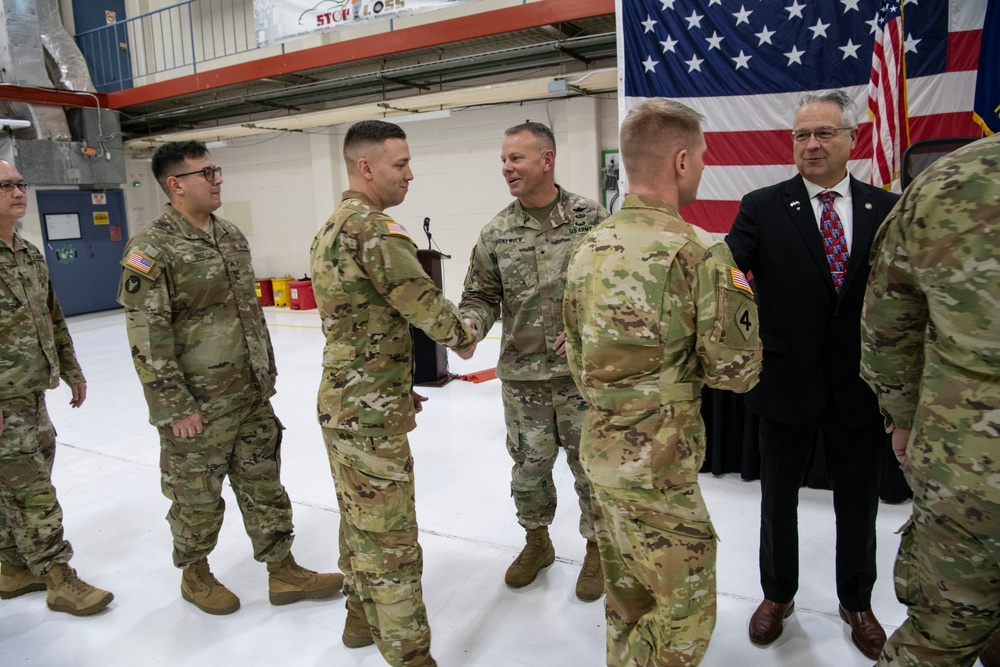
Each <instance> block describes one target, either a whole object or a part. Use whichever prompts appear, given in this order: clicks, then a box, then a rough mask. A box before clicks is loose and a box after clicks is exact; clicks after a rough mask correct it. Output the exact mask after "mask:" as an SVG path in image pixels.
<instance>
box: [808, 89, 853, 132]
mask: <svg viewBox="0 0 1000 667" xmlns="http://www.w3.org/2000/svg"><path fill="white" fill-rule="evenodd" d="M814 102H828V103H830V104H836V105H837V106H838V107H840V116H841V120H840V126H841V127H849V128H851V129H852V130H853V129H855V128H856V127H857V126H858V105H857V104H856V103H855V102H854V100H852V99H851V96H850V95H848V94H847V93H845V92H844V91H842V90H822V91H819V92H816V93H806V94H805V95H803V96H802V99H800V100H799V103H798V104H797V105H796V106H795V112H794V113H793V114H792V119H793V120H792V123H793V125H794V119H795V116H796V115H797V114H798V113H799V110H800V109H801V108H802V107H804V106H805V105H807V104H813V103H814Z"/></svg>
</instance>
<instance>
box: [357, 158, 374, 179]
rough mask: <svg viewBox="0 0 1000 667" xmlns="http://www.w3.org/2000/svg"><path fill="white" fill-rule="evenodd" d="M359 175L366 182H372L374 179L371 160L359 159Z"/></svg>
mask: <svg viewBox="0 0 1000 667" xmlns="http://www.w3.org/2000/svg"><path fill="white" fill-rule="evenodd" d="M358 173H359V174H361V177H362V178H364V179H365V180H369V181H370V180H371V179H372V162H371V160H370V159H369V158H367V157H359V158H358Z"/></svg>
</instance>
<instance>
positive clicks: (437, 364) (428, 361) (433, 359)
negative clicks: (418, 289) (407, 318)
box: [410, 250, 452, 387]
mask: <svg viewBox="0 0 1000 667" xmlns="http://www.w3.org/2000/svg"><path fill="white" fill-rule="evenodd" d="M448 258H449V256H448V255H445V254H443V253H440V252H438V251H437V250H417V259H419V260H420V266H422V267H423V268H424V271H426V272H427V275H429V276H430V277H431V280H433V281H434V284H435V285H436V286H437V287H438V289H442V288H443V287H444V271H443V269H442V267H441V260H442V259H448ZM410 334H411V335H412V336H413V359H414V363H413V384H415V385H423V386H427V387H443V386H444V385H446V384H448V382H449V381H450V380H451V379H452V378H451V375H450V374H449V373H448V350H447V349H446V348H445V347H444V346H443V345H438V344H437V343H435V342H434V341H432V340H431V339H430V338H428V337H427V334H425V333H424V332H423V331H421V330H420V329H417V328H416V327H410Z"/></svg>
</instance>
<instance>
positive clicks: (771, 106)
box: [618, 0, 987, 231]
mask: <svg viewBox="0 0 1000 667" xmlns="http://www.w3.org/2000/svg"><path fill="white" fill-rule="evenodd" d="M618 3H619V11H618V16H619V18H620V20H619V22H618V31H619V44H621V47H620V49H621V52H620V53H619V57H618V63H619V70H620V74H621V80H622V83H621V86H620V89H619V120H621V119H623V118H624V117H625V114H626V113H627V111H628V109H630V108H631V107H633V106H635V105H636V104H638V103H639V102H641V101H642V99H643V98H646V97H653V96H661V97H669V98H672V99H675V100H677V101H680V102H683V103H684V104H687V105H688V106H690V107H692V108H694V109H695V110H697V111H698V112H699V113H701V114H702V115H703V116H705V119H706V120H705V123H704V127H705V140H706V142H707V143H708V152H707V153H706V155H705V164H706V168H705V173H704V175H703V177H702V181H701V187H700V188H699V190H698V201H697V202H695V203H694V204H692V205H690V206H687V207H685V208H684V210H683V211H682V213H683V215H684V217H685V219H687V220H689V221H691V222H694V223H695V224H698V225H700V226H702V227H704V228H705V229H708V230H711V231H727V230H728V229H729V227H730V225H731V224H732V221H733V218H735V217H736V212H737V210H738V209H739V202H740V199H741V198H742V197H743V195H744V194H746V193H747V192H750V191H751V190H756V189H757V188H761V187H764V186H766V185H771V184H773V183H777V182H778V181H782V180H785V179H787V178H789V177H790V176H792V175H794V174H795V166H794V161H793V159H792V141H791V137H790V136H789V130H790V129H791V120H792V112H793V110H794V108H795V105H796V103H797V102H798V100H799V98H800V97H801V94H802V93H803V92H806V91H815V90H824V89H829V88H842V89H844V90H846V91H847V92H848V93H849V94H850V95H851V96H852V97H853V98H854V99H855V101H857V103H858V106H859V107H860V108H862V109H864V108H865V107H866V106H867V96H868V82H869V76H870V73H871V63H872V53H873V48H874V43H875V31H876V25H877V16H876V14H877V11H878V8H879V1H878V0H822V1H815V0H814V1H812V2H809V1H807V0H618ZM986 3H987V0H949V1H947V2H945V1H944V0H935V1H931V0H924V1H923V2H919V3H918V2H917V1H916V0H905V12H906V26H905V30H904V33H905V34H904V50H905V52H906V58H907V60H906V67H907V77H908V82H907V92H908V96H909V112H910V139H911V140H912V141H916V140H918V139H926V138H931V137H942V136H956V135H969V136H979V134H980V133H981V132H980V129H979V128H978V126H977V125H975V124H974V123H973V121H972V106H973V97H974V89H975V81H976V69H977V63H978V56H979V41H980V36H981V33H982V26H983V16H984V14H985V12H986ZM860 129H861V136H860V138H859V140H858V146H857V148H855V150H854V153H853V154H852V156H851V157H852V160H851V163H850V165H849V167H850V169H851V172H852V173H853V174H854V175H855V176H857V177H858V178H860V179H861V180H863V181H868V180H869V175H870V173H871V156H872V148H871V123H869V122H865V123H862V124H861V126H860Z"/></svg>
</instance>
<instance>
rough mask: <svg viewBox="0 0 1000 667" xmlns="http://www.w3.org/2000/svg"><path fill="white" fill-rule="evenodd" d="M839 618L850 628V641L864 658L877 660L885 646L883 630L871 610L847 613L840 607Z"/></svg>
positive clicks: (842, 606)
mask: <svg viewBox="0 0 1000 667" xmlns="http://www.w3.org/2000/svg"><path fill="white" fill-rule="evenodd" d="M840 617H841V618H842V619H844V623H847V624H848V625H850V626H851V641H853V642H854V645H855V646H857V647H858V650H859V651H861V652H862V653H864V654H865V657H866V658H871V659H872V660H878V656H879V653H881V652H882V647H883V646H884V645H885V630H883V629H882V626H881V625H879V622H878V619H877V618H875V614H873V613H872V610H871V609H865V610H864V611H847V610H846V609H844V605H840Z"/></svg>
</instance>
